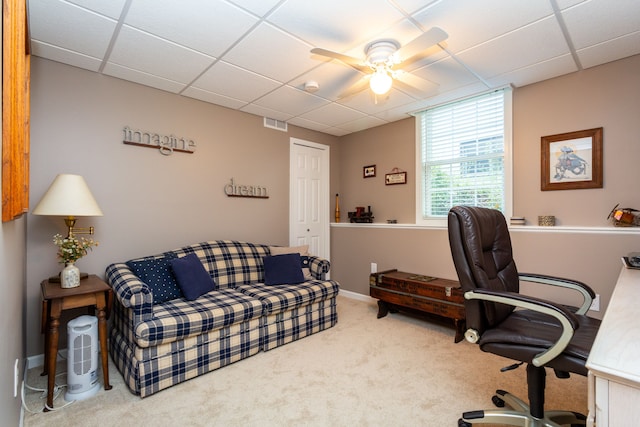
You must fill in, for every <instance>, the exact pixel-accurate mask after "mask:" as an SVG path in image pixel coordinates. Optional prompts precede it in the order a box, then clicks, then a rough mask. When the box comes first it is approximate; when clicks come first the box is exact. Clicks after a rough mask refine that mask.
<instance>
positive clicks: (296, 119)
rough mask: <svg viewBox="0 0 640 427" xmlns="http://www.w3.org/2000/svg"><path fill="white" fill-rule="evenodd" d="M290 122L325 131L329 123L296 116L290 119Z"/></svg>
mask: <svg viewBox="0 0 640 427" xmlns="http://www.w3.org/2000/svg"><path fill="white" fill-rule="evenodd" d="M288 123H289V124H291V125H294V126H299V127H302V128H305V129H311V130H317V131H318V132H323V131H324V130H325V129H326V128H327V125H325V124H323V123H318V122H314V121H312V120H307V119H303V118H302V117H294V118H292V119H290V120H289V121H288Z"/></svg>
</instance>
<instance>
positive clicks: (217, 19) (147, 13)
mask: <svg viewBox="0 0 640 427" xmlns="http://www.w3.org/2000/svg"><path fill="white" fill-rule="evenodd" d="M196 10H197V13H194V11H196ZM186 22H188V27H185V23H186ZM257 22H258V19H257V18H255V17H254V16H251V15H249V14H248V13H246V12H245V11H243V10H241V9H239V8H238V7H236V6H233V5H230V4H229V3H227V2H224V1H221V0H207V1H201V0H181V1H175V0H136V1H134V2H132V3H131V7H130V9H129V13H127V17H126V19H125V24H127V25H130V26H132V27H135V28H138V29H140V30H143V31H146V32H149V33H151V34H154V35H156V36H158V37H161V38H163V39H167V40H170V41H172V42H174V43H178V44H180V45H182V46H187V47H189V48H191V49H193V50H197V51H199V52H202V53H204V54H207V55H211V56H215V57H217V56H220V55H222V53H223V52H224V51H226V50H227V49H228V48H229V47H230V46H231V45H232V44H234V43H235V42H236V40H237V39H238V38H240V37H242V36H243V35H244V34H245V33H246V32H247V31H248V30H249V29H250V28H251V27H252V26H253V25H255V24H256V23H257ZM196 28H197V31H194V30H193V29H196Z"/></svg>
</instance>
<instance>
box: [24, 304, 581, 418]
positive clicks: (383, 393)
mask: <svg viewBox="0 0 640 427" xmlns="http://www.w3.org/2000/svg"><path fill="white" fill-rule="evenodd" d="M376 313H377V306H376V304H375V303H373V302H362V301H359V300H354V299H350V298H346V297H342V296H341V297H339V300H338V324H337V325H336V326H335V327H333V328H331V329H328V330H326V331H323V332H321V333H319V334H315V335H313V336H310V337H307V338H304V339H302V340H299V341H296V342H293V343H291V344H287V345H285V346H283V347H280V348H277V349H275V350H271V351H269V352H266V353H259V354H257V355H256V356H253V357H250V358H249V359H246V360H243V361H240V362H238V363H235V364H233V365H230V366H227V367H224V368H222V369H219V370H216V371H213V372H210V373H208V374H206V375H203V376H200V377H198V378H195V379H193V380H190V381H187V382H185V383H182V384H180V385H177V386H174V387H172V388H170V389H167V390H163V391H161V392H160V393H156V394H154V395H152V396H150V397H147V398H145V399H140V398H139V397H136V396H134V395H133V394H131V392H129V390H128V388H127V387H126V386H125V385H124V383H123V380H122V376H121V375H120V373H119V372H118V371H117V369H116V368H115V367H114V366H113V364H111V365H110V371H109V374H110V377H111V384H112V385H113V389H112V390H110V391H104V390H103V389H101V390H100V392H99V393H98V394H97V395H96V396H94V397H92V398H90V399H87V400H84V401H78V402H75V403H73V404H71V405H69V406H67V407H65V408H62V409H60V410H58V411H55V412H47V413H43V412H40V413H35V414H34V413H28V412H25V416H24V426H25V427H37V426H49V427H51V426H64V427H73V426H112V425H119V424H123V423H124V424H127V425H136V426H141V427H143V426H222V425H224V426H378V425H387V426H433V427H442V426H457V420H458V418H459V417H460V414H461V413H462V412H464V411H468V410H476V409H488V408H491V407H492V403H491V396H492V393H494V391H495V389H497V388H501V389H505V390H508V391H511V392H513V393H515V394H517V395H519V396H521V397H526V384H525V369H524V366H523V367H521V368H519V369H516V370H514V371H510V372H506V373H501V372H500V371H499V369H500V368H501V367H503V366H505V365H508V364H510V362H509V361H508V360H506V359H502V358H500V357H497V356H494V355H490V354H486V353H483V352H481V351H480V350H479V349H478V347H477V346H476V345H473V344H469V343H467V342H461V343H458V344H454V342H453V334H454V331H453V328H452V327H449V326H447V325H441V324H440V325H439V324H434V323H433V322H427V321H425V320H422V319H416V318H413V317H410V316H407V315H403V314H399V313H396V314H389V315H388V316H387V317H385V318H382V319H376ZM63 367H64V365H63ZM40 372H41V368H36V369H31V370H30V371H29V373H28V380H27V381H28V384H29V385H30V386H35V387H42V388H44V387H46V377H40V376H39V374H40ZM59 378H60V379H61V380H62V381H64V378H65V377H64V375H62V376H61V377H59ZM25 402H26V404H27V407H28V408H29V409H31V410H34V411H41V410H42V407H43V405H44V399H43V396H42V394H41V393H39V392H33V391H26V399H25ZM64 403H65V402H64V398H63V396H60V397H58V398H57V399H56V401H55V402H54V406H55V407H59V406H61V405H63V404H64ZM586 407H587V381H586V378H584V377H580V376H577V375H574V376H572V378H570V379H568V380H558V379H557V378H555V376H554V375H553V374H552V373H549V374H548V376H547V405H546V408H547V409H559V408H561V409H571V410H574V411H578V412H582V413H586Z"/></svg>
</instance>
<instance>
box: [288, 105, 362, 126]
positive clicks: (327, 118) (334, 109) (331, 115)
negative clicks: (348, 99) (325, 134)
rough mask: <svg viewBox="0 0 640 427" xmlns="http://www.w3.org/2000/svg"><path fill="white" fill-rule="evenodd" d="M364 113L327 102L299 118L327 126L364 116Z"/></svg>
mask: <svg viewBox="0 0 640 427" xmlns="http://www.w3.org/2000/svg"><path fill="white" fill-rule="evenodd" d="M364 116H365V114H364V113H361V112H359V111H356V110H354V109H352V108H348V107H345V106H343V105H340V104H335V103H334V104H328V105H325V106H323V107H320V108H318V109H316V110H313V111H309V112H308V113H305V114H302V115H300V117H301V118H303V119H307V120H312V121H314V122H318V123H325V124H326V125H327V126H338V125H340V124H342V123H348V122H351V121H354V120H357V119H360V118H362V117H364Z"/></svg>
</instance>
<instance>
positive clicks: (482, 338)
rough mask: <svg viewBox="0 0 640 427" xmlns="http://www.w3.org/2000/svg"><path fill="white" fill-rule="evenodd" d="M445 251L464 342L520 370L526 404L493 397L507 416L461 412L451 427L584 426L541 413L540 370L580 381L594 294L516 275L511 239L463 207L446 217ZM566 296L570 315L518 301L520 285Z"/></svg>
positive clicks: (484, 213)
mask: <svg viewBox="0 0 640 427" xmlns="http://www.w3.org/2000/svg"><path fill="white" fill-rule="evenodd" d="M448 222H449V244H450V246H451V253H452V256H453V262H454V264H455V267H456V272H457V274H458V279H459V281H460V286H461V287H462V290H463V292H464V296H465V311H466V322H467V330H466V333H465V337H466V339H467V340H468V341H470V342H473V343H477V344H479V345H480V349H481V350H482V351H486V352H489V353H494V354H497V355H500V356H503V357H506V358H509V359H513V360H515V361H518V362H520V363H516V364H514V365H511V366H509V367H507V368H504V369H505V370H510V369H514V368H516V367H518V366H520V365H521V364H522V363H526V364H527V386H528V394H529V404H528V405H527V403H525V402H524V401H522V400H520V399H518V398H517V397H515V396H513V395H511V394H509V393H508V392H506V391H504V390H497V391H496V394H495V395H494V396H493V398H492V400H493V403H494V404H495V405H496V406H498V407H504V406H505V405H506V406H507V407H509V408H511V409H509V410H507V409H503V410H500V409H494V410H487V411H471V412H465V413H464V414H463V415H462V418H460V419H459V420H458V426H460V427H468V426H471V425H472V424H489V423H494V424H506V425H514V426H549V427H551V426H554V427H558V426H561V425H571V426H578V425H584V424H585V419H586V417H585V416H584V415H582V414H578V413H574V412H570V411H548V412H545V410H544V389H545V382H546V370H545V368H552V369H554V371H555V373H556V375H557V376H558V377H559V378H568V377H569V373H570V372H573V373H576V374H580V375H587V369H586V368H585V362H586V361H587V357H588V356H589V351H590V350H591V346H592V345H593V340H594V338H595V336H596V333H597V331H598V328H599V326H600V321H599V320H597V319H592V318H590V317H587V316H586V315H585V313H586V312H587V310H588V309H589V307H590V306H591V301H592V300H593V298H594V297H595V293H594V292H593V290H591V288H589V287H588V286H587V285H585V284H583V283H580V282H577V281H574V280H568V279H560V278H555V277H550V276H543V275H533V274H523V273H518V271H517V269H516V264H515V262H514V260H513V255H512V250H511V238H510V236H509V230H508V228H507V224H506V221H505V218H504V216H503V215H502V213H501V212H499V211H496V210H493V209H486V208H479V207H468V206H456V207H454V208H452V209H451V210H450V211H449V218H448ZM521 280H522V281H527V282H536V283H540V284H544V285H553V286H561V287H566V288H570V289H573V290H576V291H578V292H579V293H580V294H581V295H582V297H583V303H582V305H581V306H580V307H579V308H575V307H574V308H572V307H567V306H563V305H560V304H556V303H554V302H551V301H545V300H542V299H539V298H534V297H531V296H526V295H522V294H520V293H519V288H520V283H519V282H520V281H521Z"/></svg>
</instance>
